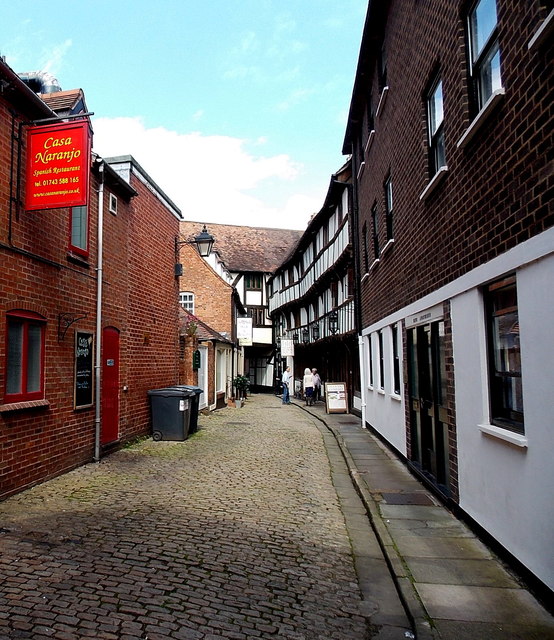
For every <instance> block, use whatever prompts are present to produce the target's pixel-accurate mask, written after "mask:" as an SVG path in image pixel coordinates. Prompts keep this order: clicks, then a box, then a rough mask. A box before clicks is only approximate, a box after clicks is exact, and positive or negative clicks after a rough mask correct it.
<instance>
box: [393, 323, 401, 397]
mask: <svg viewBox="0 0 554 640" xmlns="http://www.w3.org/2000/svg"><path fill="white" fill-rule="evenodd" d="M392 358H393V362H392V371H393V391H394V393H396V395H398V396H399V395H400V353H399V348H398V327H397V325H393V327H392Z"/></svg>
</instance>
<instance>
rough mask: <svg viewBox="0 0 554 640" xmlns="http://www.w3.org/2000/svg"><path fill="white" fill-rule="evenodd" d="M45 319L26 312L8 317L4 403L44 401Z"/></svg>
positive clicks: (14, 312) (16, 312)
mask: <svg viewBox="0 0 554 640" xmlns="http://www.w3.org/2000/svg"><path fill="white" fill-rule="evenodd" d="M45 327H46V323H45V321H44V318H42V317H41V316H39V315H38V314H36V313H32V312H27V311H20V310H17V311H12V312H9V313H8V315H7V336H6V345H7V351H6V389H5V398H4V400H5V402H22V401H27V400H40V399H42V398H43V397H44V334H45Z"/></svg>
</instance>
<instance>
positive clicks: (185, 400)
mask: <svg viewBox="0 0 554 640" xmlns="http://www.w3.org/2000/svg"><path fill="white" fill-rule="evenodd" d="M148 395H149V397H150V411H151V416H152V439H153V440H156V441H157V440H186V439H187V438H188V435H189V428H190V416H191V406H192V401H193V398H194V393H193V392H192V391H189V390H187V389H184V388H182V387H165V388H163V389H150V391H148Z"/></svg>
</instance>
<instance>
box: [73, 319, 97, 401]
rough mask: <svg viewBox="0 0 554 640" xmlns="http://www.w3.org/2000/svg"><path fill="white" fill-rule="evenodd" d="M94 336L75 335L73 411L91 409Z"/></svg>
mask: <svg viewBox="0 0 554 640" xmlns="http://www.w3.org/2000/svg"><path fill="white" fill-rule="evenodd" d="M93 347H94V336H93V334H92V333H90V332H88V331H77V332H76V333H75V382H74V394H73V398H74V400H73V405H74V407H75V409H83V408H85V407H92V405H93V397H94V366H93V352H94V348H93Z"/></svg>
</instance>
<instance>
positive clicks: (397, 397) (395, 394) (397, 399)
mask: <svg viewBox="0 0 554 640" xmlns="http://www.w3.org/2000/svg"><path fill="white" fill-rule="evenodd" d="M390 397H391V399H392V400H396V402H402V396H399V395H398V394H397V393H391V394H390Z"/></svg>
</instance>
